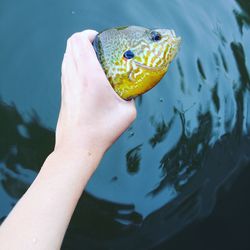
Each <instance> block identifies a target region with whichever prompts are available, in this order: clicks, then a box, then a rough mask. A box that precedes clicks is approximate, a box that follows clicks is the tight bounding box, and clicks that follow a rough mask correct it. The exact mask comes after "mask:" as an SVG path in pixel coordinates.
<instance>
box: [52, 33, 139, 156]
mask: <svg viewBox="0 0 250 250" xmlns="http://www.w3.org/2000/svg"><path fill="white" fill-rule="evenodd" d="M96 34H97V32H96V31H93V30H85V31H83V32H80V33H76V34H74V35H72V36H71V37H70V38H69V39H68V41H67V48H66V52H65V54H64V59H63V63H62V78H61V83H62V95H61V109H60V114H59V118H58V123H57V128H56V146H55V150H57V149H63V150H65V152H72V151H75V150H76V151H77V152H82V151H88V152H90V153H92V152H93V151H94V152H101V153H104V152H105V151H106V150H107V149H108V148H109V147H110V146H111V145H112V144H113V143H114V141H115V140H116V139H117V138H118V137H119V136H120V135H121V134H122V133H123V132H124V130H125V129H126V128H127V127H128V126H129V125H130V124H131V122H132V121H133V120H134V119H135V117H136V108H135V104H134V101H133V100H131V101H125V100H123V99H121V98H120V97H119V96H118V95H117V94H116V92H115V91H114V90H113V88H112V87H111V85H110V83H109V81H108V79H107V78H106V75H105V73H104V71H103V69H102V67H101V65H100V63H99V61H98V60H97V57H96V54H95V51H94V49H93V47H92V44H91V42H92V41H93V39H94V37H95V36H96Z"/></svg>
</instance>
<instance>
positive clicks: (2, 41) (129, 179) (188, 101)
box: [0, 0, 250, 249]
mask: <svg viewBox="0 0 250 250" xmlns="http://www.w3.org/2000/svg"><path fill="white" fill-rule="evenodd" d="M132 24H134V25H141V26H145V27H151V28H157V27H162V28H172V29H174V30H175V31H176V33H177V34H178V35H180V36H181V37H182V40H183V41H182V46H181V51H180V53H179V55H178V57H177V59H176V60H175V61H174V62H173V63H172V65H171V67H170V69H169V72H168V73H167V75H166V76H165V78H164V79H163V80H162V82H161V83H160V84H159V85H158V86H157V87H156V88H154V89H153V90H152V91H150V92H148V93H147V94H145V95H143V97H141V98H138V99H137V108H138V117H137V120H136V121H135V122H134V123H133V125H132V126H131V127H130V128H129V129H128V130H127V131H126V132H125V133H124V134H123V135H122V137H121V138H120V139H119V140H118V141H117V142H116V143H115V145H114V146H113V147H112V148H111V149H110V150H109V152H108V153H107V154H106V156H105V157H104V159H103V161H102V163H101V165H100V167H99V168H98V170H97V171H96V173H95V175H94V176H93V178H92V179H91V181H90V183H89V184H88V186H87V192H86V193H85V194H84V195H83V197H82V198H81V200H80V202H79V205H78V207H77V210H76V212H75V214H74V217H73V219H72V222H71V224H70V227H69V230H68V232H67V235H66V238H65V242H64V245H63V249H151V248H157V249H166V247H168V249H182V248H183V247H185V248H187V249H189V248H190V249H229V248H223V247H224V246H225V245H220V242H222V241H223V242H225V241H227V240H228V241H230V237H232V238H233V237H234V238H235V239H239V240H238V243H237V244H236V245H235V248H233V247H234V245H230V247H232V248H230V249H250V242H249V241H247V242H245V241H243V240H242V238H241V237H244V235H245V234H246V235H248V233H249V234H250V220H249V215H248V214H247V213H244V211H245V210H244V209H245V206H244V205H239V206H237V205H236V204H237V202H240V203H241V204H242V203H243V204H246V205H247V204H249V201H250V197H248V196H247V195H245V194H247V193H248V194H249V191H250V184H248V182H247V179H246V177H245V176H249V177H250V174H249V167H248V166H250V165H249V163H250V137H249V135H250V114H249V112H250V76H249V68H250V56H249V55H250V30H249V28H250V27H249V26H250V1H248V0H245V1H244V0H236V1H233V0H228V1H225V0H212V1H205V0H204V1H201V0H192V1H181V0H175V1H163V0H155V1H146V0H145V1H142V0H136V1H132V0H127V1H114V0H106V1H101V0H92V1H90V0H84V1H78V0H71V1H56V0H54V1H48V0H43V1H38V0H24V1H17V0H13V1H7V0H0V70H1V71H0V72H1V73H0V96H1V101H0V220H3V219H4V218H5V216H6V215H7V214H8V213H9V211H10V210H11V208H12V207H13V205H14V204H15V203H16V201H17V200H18V199H19V198H20V197H21V195H22V194H23V193H24V192H25V190H26V189H27V188H28V187H29V185H30V183H31V182H32V181H33V179H34V178H35V176H36V174H37V172H38V171H39V169H40V167H41V165H42V163H43V161H44V159H45V158H46V156H47V155H48V154H49V153H50V152H51V151H52V150H53V143H54V128H55V125H56V120H57V115H58V110H59V103H60V65H61V60H62V57H63V53H64V49H65V43H66V40H67V38H68V37H69V36H70V35H71V34H72V33H74V32H76V31H80V30H83V29H86V28H92V29H96V30H99V31H101V30H103V29H106V28H110V27H114V26H124V25H132ZM248 180H249V179H248ZM237 183H238V184H237ZM243 183H245V184H243ZM240 185H242V186H240ZM222 187H223V191H221V190H222ZM218 190H220V195H219V196H218V197H219V198H218V199H217V193H218V192H217V191H218ZM241 197H242V199H240V198H241ZM216 200H218V202H217V203H216ZM239 200H240V201H239ZM230 202H231V203H230ZM214 207H215V210H214ZM237 207H238V210H237ZM233 208H235V209H236V210H235V212H234V213H233V214H230V213H229V211H234V210H232V209H233ZM239 208H240V209H239ZM248 208H249V206H248ZM241 212H242V215H241V216H240V215H239V214H238V213H241ZM211 213H212V214H211ZM222 215H224V216H222ZM227 215H228V216H227ZM236 215H237V216H238V217H237V219H235V223H231V224H230V223H229V224H227V223H226V222H228V221H231V222H232V221H234V219H232V220H231V217H232V216H233V218H235V217H234V216H236ZM201 219H203V224H201V225H200V224H198V225H199V226H197V221H199V220H201ZM241 220H242V221H245V222H246V223H245V224H244V225H242V224H241V223H239V221H241ZM223 223H224V224H225V227H223V225H224V224H223ZM189 224H190V225H189ZM187 225H189V226H188V227H187ZM227 225H228V228H234V227H237V228H239V230H237V231H238V235H237V231H230V230H229V229H228V230H229V231H230V232H231V236H230V237H229V238H225V239H223V238H222V239H221V238H220V237H213V233H214V234H215V235H217V234H220V235H221V234H222V231H223V230H225V228H227ZM219 226H221V227H219ZM199 228H200V230H201V231H199ZM202 230H203V231H202ZM177 232H179V234H177V235H176V233H177ZM197 232H199V235H200V237H203V238H202V239H204V242H206V240H207V241H208V242H210V243H211V245H206V244H205V243H204V242H203V241H202V240H200V239H197V238H196V237H195V235H197ZM215 232H217V233H215ZM232 232H233V233H232ZM201 235H203V236H201ZM229 235H230V234H229ZM239 235H240V236H239ZM210 236H211V238H210ZM173 237H174V238H173ZM206 237H207V238H206ZM237 237H238V238H237ZM246 237H247V236H246ZM244 239H246V238H244ZM166 240H169V241H168V242H167V243H164V244H165V245H164V244H163V245H162V242H166ZM220 240H221V241H220ZM179 241H183V245H181V244H182V243H178V244H177V243H176V242H179ZM187 242H189V243H187ZM190 242H191V243H190ZM202 242H203V243H202ZM215 242H218V244H217V243H216V244H215ZM160 244H161V245H160Z"/></svg>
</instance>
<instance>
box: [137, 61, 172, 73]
mask: <svg viewBox="0 0 250 250" xmlns="http://www.w3.org/2000/svg"><path fill="white" fill-rule="evenodd" d="M134 63H135V64H136V65H137V66H139V67H141V68H144V69H147V70H151V71H159V70H164V69H166V68H167V66H168V64H164V65H162V66H158V67H151V66H148V65H145V64H143V63H140V62H137V61H134Z"/></svg>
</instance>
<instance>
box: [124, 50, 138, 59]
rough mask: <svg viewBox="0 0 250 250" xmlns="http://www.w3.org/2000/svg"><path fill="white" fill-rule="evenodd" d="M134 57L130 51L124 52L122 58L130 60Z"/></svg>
mask: <svg viewBox="0 0 250 250" xmlns="http://www.w3.org/2000/svg"><path fill="white" fill-rule="evenodd" d="M134 56H135V54H134V53H133V52H132V51H131V50H127V51H125V53H124V54H123V57H125V58H126V59H131V58H133V57H134Z"/></svg>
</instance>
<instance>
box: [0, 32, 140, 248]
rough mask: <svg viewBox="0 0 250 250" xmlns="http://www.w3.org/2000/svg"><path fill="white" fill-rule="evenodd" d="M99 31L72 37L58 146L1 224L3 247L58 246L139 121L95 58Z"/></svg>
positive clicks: (65, 68)
mask: <svg viewBox="0 0 250 250" xmlns="http://www.w3.org/2000/svg"><path fill="white" fill-rule="evenodd" d="M95 35H96V32H95V31H84V32H82V33H77V34H74V35H73V36H72V37H71V38H70V39H69V40H68V43H67V49H66V53H65V55H64V59H63V64H62V81H61V82H62V98H61V99H62V101H61V109H60V114H59V118H58V123H57V128H56V145H55V149H54V152H52V154H50V155H49V156H48V158H47V159H46V161H45V163H44V165H43V166H42V168H41V171H40V172H39V174H38V176H37V178H36V179H35V181H34V182H33V184H32V185H31V187H30V188H29V189H28V191H27V192H26V193H25V194H24V196H23V197H22V198H21V199H20V200H19V202H18V203H17V205H16V206H15V207H14V208H13V210H12V211H11V213H10V214H9V216H8V217H7V218H6V220H5V221H4V223H3V224H2V226H1V227H0V249H11V250H12V249H13V250H15V249H18V250H22V249H25V250H28V249H32V250H37V249H46V250H49V249H53V250H54V249H59V248H60V246H61V243H62V240H63V237H64V234H65V231H66V229H67V226H68V224H69V221H70V219H71V216H72V214H73V212H74V209H75V207H76V204H77V202H78V199H79V198H80V196H81V193H82V191H83V189H84V187H85V185H86V184H87V182H88V180H89V178H90V177H91V175H92V174H93V172H94V171H95V169H96V167H97V166H98V164H99V162H100V160H101V158H102V156H103V154H104V153H105V151H106V150H107V149H108V148H109V147H110V146H111V145H112V143H113V142H114V141H115V140H116V139H117V138H118V137H119V136H120V135H121V133H122V132H123V131H124V130H125V129H126V128H127V127H128V126H129V124H130V123H131V122H132V121H133V120H134V119H135V116H136V109H135V106H134V103H133V101H129V102H127V101H124V100H122V99H121V98H120V97H119V96H118V95H117V94H116V93H115V92H114V91H113V89H112V87H111V86H110V83H109V82H108V80H107V78H106V76H105V74H104V72H103V70H102V68H101V66H100V64H99V62H98V61H97V59H96V56H95V52H94V50H93V48H92V45H91V41H92V40H93V38H94V36H95Z"/></svg>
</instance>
